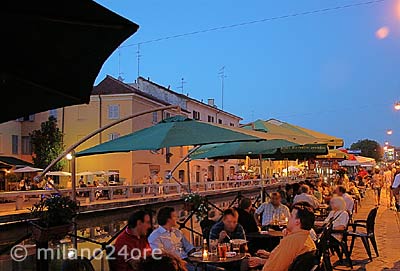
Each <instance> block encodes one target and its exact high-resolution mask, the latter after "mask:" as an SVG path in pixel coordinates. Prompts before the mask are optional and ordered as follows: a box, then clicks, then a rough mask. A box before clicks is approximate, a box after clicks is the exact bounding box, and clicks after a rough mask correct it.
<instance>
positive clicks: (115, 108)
mask: <svg viewBox="0 0 400 271" xmlns="http://www.w3.org/2000/svg"><path fill="white" fill-rule="evenodd" d="M108 119H110V120H117V119H119V104H110V105H109V106H108Z"/></svg>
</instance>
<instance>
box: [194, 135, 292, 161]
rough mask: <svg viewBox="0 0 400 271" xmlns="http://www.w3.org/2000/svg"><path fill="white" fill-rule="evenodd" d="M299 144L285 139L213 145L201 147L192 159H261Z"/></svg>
mask: <svg viewBox="0 0 400 271" xmlns="http://www.w3.org/2000/svg"><path fill="white" fill-rule="evenodd" d="M297 145H298V144H297V143H294V142H290V141H288V140H284V139H272V140H267V141H260V142H232V143H223V144H212V145H205V146H202V147H200V148H199V149H198V150H197V151H195V152H194V153H193V154H192V155H191V156H190V157H191V159H204V158H219V159H224V158H226V159H228V158H229V159H242V158H245V157H246V156H249V157H250V158H259V157H260V155H261V156H263V157H271V156H273V155H274V154H275V153H276V152H277V151H278V149H279V148H282V147H291V146H297Z"/></svg>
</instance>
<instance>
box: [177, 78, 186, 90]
mask: <svg viewBox="0 0 400 271" xmlns="http://www.w3.org/2000/svg"><path fill="white" fill-rule="evenodd" d="M185 84H186V82H185V78H183V77H182V78H181V85H180V86H179V87H177V88H180V89H181V93H182V94H183V88H184V85H185Z"/></svg>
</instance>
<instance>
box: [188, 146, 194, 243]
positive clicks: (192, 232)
mask: <svg viewBox="0 0 400 271" xmlns="http://www.w3.org/2000/svg"><path fill="white" fill-rule="evenodd" d="M190 154H191V152H189V154H188V157H187V158H186V173H187V179H188V191H189V193H191V192H192V189H191V188H190V158H189V155H190ZM193 228H194V226H193V216H190V229H191V231H190V238H191V241H192V244H193V242H194V230H193Z"/></svg>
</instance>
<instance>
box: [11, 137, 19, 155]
mask: <svg viewBox="0 0 400 271" xmlns="http://www.w3.org/2000/svg"><path fill="white" fill-rule="evenodd" d="M12 154H18V136H17V135H12Z"/></svg>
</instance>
